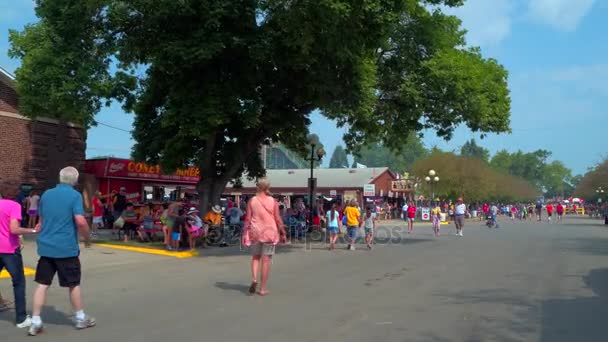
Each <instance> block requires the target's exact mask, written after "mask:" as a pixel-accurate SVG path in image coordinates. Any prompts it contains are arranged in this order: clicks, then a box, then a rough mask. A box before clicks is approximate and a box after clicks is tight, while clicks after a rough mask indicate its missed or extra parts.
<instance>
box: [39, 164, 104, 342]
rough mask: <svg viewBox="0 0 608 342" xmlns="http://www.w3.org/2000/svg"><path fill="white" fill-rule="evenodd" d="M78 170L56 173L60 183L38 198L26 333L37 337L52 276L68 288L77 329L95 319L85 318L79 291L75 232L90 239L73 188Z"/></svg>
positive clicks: (88, 324) (66, 169)
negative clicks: (33, 284) (35, 252)
mask: <svg viewBox="0 0 608 342" xmlns="http://www.w3.org/2000/svg"><path fill="white" fill-rule="evenodd" d="M78 176H79V174H78V170H76V168H74V167H71V166H68V167H66V168H64V169H62V170H61V171H60V172H59V184H58V185H57V186H56V187H55V188H53V189H50V190H47V191H46V192H45V193H44V194H43V195H42V198H41V199H40V204H39V214H40V223H39V225H40V226H41V229H40V234H39V235H38V254H39V255H40V259H39V260H38V266H37V268H36V279H35V280H36V282H37V283H38V287H37V288H36V290H35V292H34V308H33V310H32V326H31V327H30V329H29V332H28V334H29V335H30V336H36V335H38V334H39V333H40V332H41V331H42V327H43V325H42V319H41V318H40V313H41V312H42V307H43V306H44V304H45V302H46V296H47V291H48V289H49V286H51V283H52V282H53V278H54V277H55V274H57V276H58V278H59V286H61V287H67V288H68V289H69V293H70V301H71V302H72V307H73V309H74V312H75V318H74V325H75V327H76V329H86V328H89V327H92V326H95V319H94V318H92V317H90V316H87V315H86V314H85V313H84V311H83V308H82V296H81V290H80V277H81V267H80V259H79V255H80V248H79V246H78V233H79V232H80V234H81V235H82V236H83V237H84V239H85V243H86V244H87V245H88V243H89V240H90V232H89V224H88V223H87V220H86V219H85V216H84V207H83V204H82V196H81V194H80V193H79V192H78V191H76V190H75V189H74V186H75V185H76V184H77V183H78Z"/></svg>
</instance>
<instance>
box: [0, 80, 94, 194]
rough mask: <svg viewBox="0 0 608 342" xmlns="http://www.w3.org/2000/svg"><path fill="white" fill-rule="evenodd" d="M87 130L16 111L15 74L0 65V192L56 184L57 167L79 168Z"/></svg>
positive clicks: (39, 188)
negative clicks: (23, 114) (33, 118)
mask: <svg viewBox="0 0 608 342" xmlns="http://www.w3.org/2000/svg"><path fill="white" fill-rule="evenodd" d="M85 136H86V131H85V130H84V129H83V128H82V127H79V126H76V125H73V124H70V123H61V122H58V121H57V120H53V119H47V118H38V119H35V120H31V119H29V118H26V117H24V116H22V115H20V114H19V98H18V96H17V92H16V91H15V84H14V77H13V76H12V75H11V74H10V73H8V72H7V71H5V70H4V69H2V68H0V146H1V148H0V193H1V194H2V195H3V196H5V197H14V196H15V195H16V194H17V193H18V191H19V190H20V189H22V188H23V189H25V190H27V189H29V188H32V189H36V190H38V191H42V190H45V189H47V188H49V187H52V186H54V185H55V184H57V181H58V174H59V170H60V169H62V168H63V167H65V166H68V165H71V166H74V167H77V168H78V169H79V170H82V169H83V167H84V159H85Z"/></svg>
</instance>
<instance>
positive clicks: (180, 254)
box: [93, 243, 198, 259]
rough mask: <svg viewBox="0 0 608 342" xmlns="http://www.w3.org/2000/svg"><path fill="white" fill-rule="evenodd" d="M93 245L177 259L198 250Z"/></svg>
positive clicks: (190, 255) (194, 253)
mask: <svg viewBox="0 0 608 342" xmlns="http://www.w3.org/2000/svg"><path fill="white" fill-rule="evenodd" d="M93 245H95V246H100V247H107V248H113V249H120V250H123V251H130V252H138V253H144V254H154V255H162V256H168V257H173V258H178V259H187V258H192V257H195V256H197V255H198V251H187V252H171V251H165V250H162V249H155V248H144V247H132V246H120V245H112V244H108V243H93Z"/></svg>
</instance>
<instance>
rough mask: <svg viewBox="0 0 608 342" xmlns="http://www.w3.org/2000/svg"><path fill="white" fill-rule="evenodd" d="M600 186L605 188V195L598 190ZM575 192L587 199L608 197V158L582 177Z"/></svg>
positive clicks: (604, 198)
mask: <svg viewBox="0 0 608 342" xmlns="http://www.w3.org/2000/svg"><path fill="white" fill-rule="evenodd" d="M600 187H601V188H602V189H603V190H604V193H603V195H602V193H598V192H597V190H598V188H600ZM574 194H575V195H576V196H579V197H582V198H585V199H587V200H597V199H598V198H602V199H603V200H606V199H608V158H606V159H604V161H603V162H601V163H599V164H597V165H596V166H595V167H593V168H592V169H591V170H589V172H587V173H586V174H585V175H584V176H583V177H582V179H581V180H580V182H579V183H578V185H577V186H576V189H575V191H574Z"/></svg>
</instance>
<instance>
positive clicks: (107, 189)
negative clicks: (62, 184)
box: [85, 158, 200, 203]
mask: <svg viewBox="0 0 608 342" xmlns="http://www.w3.org/2000/svg"><path fill="white" fill-rule="evenodd" d="M85 173H87V174H91V175H93V176H94V177H95V179H96V182H97V184H96V188H97V189H98V190H99V191H100V192H101V193H102V194H104V195H107V194H110V193H111V192H112V191H119V190H120V188H125V190H126V193H127V200H128V201H130V202H133V203H145V202H150V203H160V202H164V201H170V200H180V199H182V198H184V197H185V196H196V191H195V190H196V184H197V183H198V181H199V179H200V170H199V169H198V168H196V167H189V168H186V169H179V170H176V171H175V172H173V173H165V172H163V170H162V169H161V167H160V166H159V165H149V164H146V163H142V162H136V161H133V160H129V159H120V158H101V159H89V160H86V161H85Z"/></svg>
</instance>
